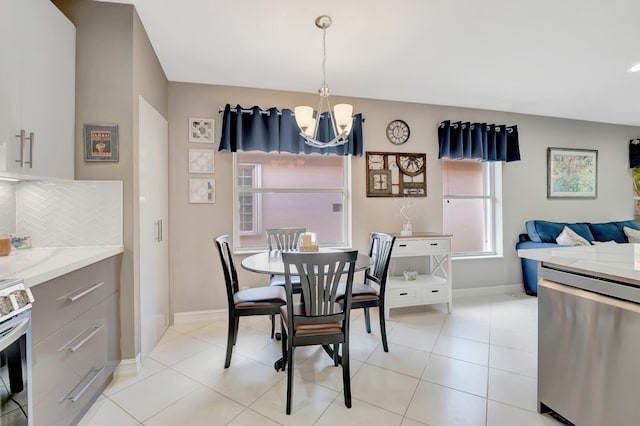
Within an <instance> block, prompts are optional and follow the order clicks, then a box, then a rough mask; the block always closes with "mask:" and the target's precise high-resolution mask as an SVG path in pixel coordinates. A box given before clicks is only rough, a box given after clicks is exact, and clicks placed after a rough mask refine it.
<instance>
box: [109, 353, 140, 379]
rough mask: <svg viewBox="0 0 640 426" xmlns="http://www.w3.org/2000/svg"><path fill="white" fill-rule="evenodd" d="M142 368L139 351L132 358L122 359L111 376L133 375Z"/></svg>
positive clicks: (116, 377)
mask: <svg viewBox="0 0 640 426" xmlns="http://www.w3.org/2000/svg"><path fill="white" fill-rule="evenodd" d="M141 368H142V358H141V357H140V353H138V354H137V355H136V357H135V358H134V359H123V360H122V361H120V364H118V366H117V367H116V369H115V371H114V372H113V378H114V379H118V378H119V377H135V376H137V375H138V373H139V372H140V369H141Z"/></svg>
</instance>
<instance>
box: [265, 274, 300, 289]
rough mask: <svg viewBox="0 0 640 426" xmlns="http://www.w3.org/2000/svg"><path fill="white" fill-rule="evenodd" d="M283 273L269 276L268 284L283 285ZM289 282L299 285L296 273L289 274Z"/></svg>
mask: <svg viewBox="0 0 640 426" xmlns="http://www.w3.org/2000/svg"><path fill="white" fill-rule="evenodd" d="M284 283H285V280H284V275H274V276H272V277H271V282H270V285H281V286H283V287H284ZM291 284H293V285H296V284H297V285H298V286H300V277H299V276H297V275H292V276H291Z"/></svg>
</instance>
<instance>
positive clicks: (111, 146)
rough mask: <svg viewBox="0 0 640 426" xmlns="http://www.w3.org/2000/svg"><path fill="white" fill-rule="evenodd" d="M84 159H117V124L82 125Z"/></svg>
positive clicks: (114, 160) (115, 160)
mask: <svg viewBox="0 0 640 426" xmlns="http://www.w3.org/2000/svg"><path fill="white" fill-rule="evenodd" d="M84 161H112V162H117V161H118V125H117V124H85V125H84Z"/></svg>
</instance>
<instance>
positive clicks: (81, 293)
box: [66, 281, 104, 302]
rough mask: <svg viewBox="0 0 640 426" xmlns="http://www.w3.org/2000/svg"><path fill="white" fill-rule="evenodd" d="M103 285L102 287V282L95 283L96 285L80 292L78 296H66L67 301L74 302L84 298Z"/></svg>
mask: <svg viewBox="0 0 640 426" xmlns="http://www.w3.org/2000/svg"><path fill="white" fill-rule="evenodd" d="M103 285H104V281H100V282H99V283H96V284H94V285H92V286H91V287H89V288H88V289H86V290H84V291H81V292H80V293H78V294H75V295H73V296H66V297H67V301H69V302H75V301H76V300H78V299H80V298H81V297H84V296H86V295H87V294H89V293H91V292H92V291H94V290H97V289H98V288H100V287H102V286H103Z"/></svg>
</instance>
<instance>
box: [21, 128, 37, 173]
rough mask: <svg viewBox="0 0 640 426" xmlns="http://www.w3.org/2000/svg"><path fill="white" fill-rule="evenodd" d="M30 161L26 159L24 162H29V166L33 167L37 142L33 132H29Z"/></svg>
mask: <svg viewBox="0 0 640 426" xmlns="http://www.w3.org/2000/svg"><path fill="white" fill-rule="evenodd" d="M27 139H29V161H25V162H24V164H28V165H29V168H30V169H32V168H33V143H34V142H35V136H34V134H33V132H31V133H29V137H28V138H27Z"/></svg>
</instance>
